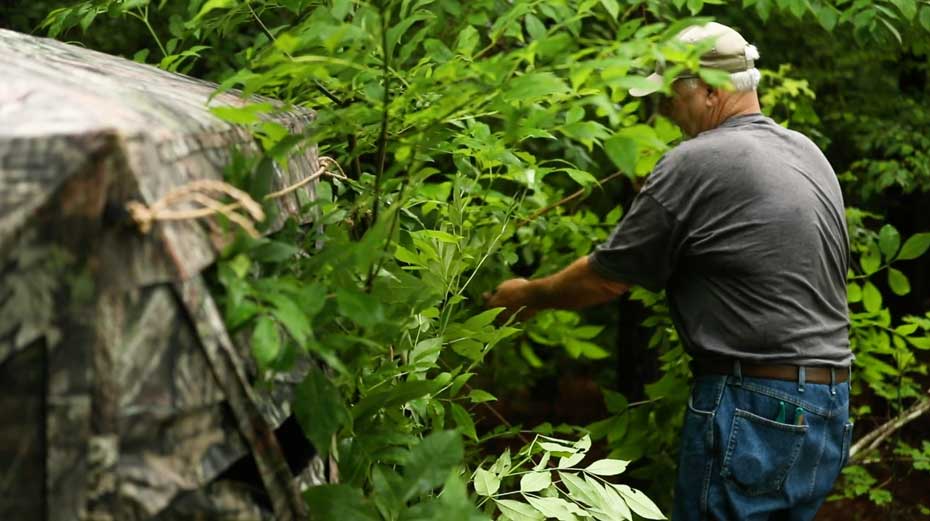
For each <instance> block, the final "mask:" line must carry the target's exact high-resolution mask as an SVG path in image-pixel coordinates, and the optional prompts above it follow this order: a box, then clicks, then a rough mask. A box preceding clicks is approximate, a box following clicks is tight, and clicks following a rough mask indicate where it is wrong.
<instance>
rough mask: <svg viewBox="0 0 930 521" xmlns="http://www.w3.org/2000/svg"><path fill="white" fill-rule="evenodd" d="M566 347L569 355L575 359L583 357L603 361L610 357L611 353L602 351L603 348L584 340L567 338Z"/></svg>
mask: <svg viewBox="0 0 930 521" xmlns="http://www.w3.org/2000/svg"><path fill="white" fill-rule="evenodd" d="M565 347H566V349H568V352H569V354H571V355H572V356H573V357H575V358H578V357H579V356H583V357H585V358H590V359H591V360H601V359H604V358H607V357H609V356H610V353H608V352H607V351H605V350H604V349H602V348H601V346H599V345H597V344H595V343H592V342H586V341H584V340H576V339H574V338H566V339H565Z"/></svg>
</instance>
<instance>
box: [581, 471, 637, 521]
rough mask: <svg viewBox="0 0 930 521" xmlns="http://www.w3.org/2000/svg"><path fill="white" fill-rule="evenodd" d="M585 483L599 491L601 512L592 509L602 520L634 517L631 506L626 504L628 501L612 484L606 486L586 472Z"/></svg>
mask: <svg viewBox="0 0 930 521" xmlns="http://www.w3.org/2000/svg"><path fill="white" fill-rule="evenodd" d="M584 479H585V483H587V484H588V487H590V488H591V490H593V491H594V492H596V493H597V495H598V498H599V501H598V507H599V509H598V510H600V511H601V512H600V514H599V513H598V512H596V511H592V513H593V514H594V517H596V518H597V519H599V520H601V521H613V520H615V519H632V517H633V516H632V514H631V513H630V509H629V507H627V506H626V503H625V502H624V501H623V498H622V497H621V496H620V493H619V492H617V489H615V488H613V487H612V486H606V487H605V486H604V485H601V484H600V483H598V482H597V481H595V480H594V478H592V477H591V476H589V475H587V474H585V476H584Z"/></svg>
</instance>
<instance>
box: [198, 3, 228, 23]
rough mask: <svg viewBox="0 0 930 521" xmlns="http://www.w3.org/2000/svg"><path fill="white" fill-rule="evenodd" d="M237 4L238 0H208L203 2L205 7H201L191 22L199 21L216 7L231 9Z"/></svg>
mask: <svg viewBox="0 0 930 521" xmlns="http://www.w3.org/2000/svg"><path fill="white" fill-rule="evenodd" d="M236 4H237V2H236V0H207V3H205V4H203V7H201V8H200V11H199V12H198V13H197V16H195V17H194V19H193V20H192V21H191V22H192V23H196V22H199V21H200V19H201V18H203V17H204V16H206V15H207V13H209V12H210V11H213V10H214V9H229V8H230V7H235V6H236Z"/></svg>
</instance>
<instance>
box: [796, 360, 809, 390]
mask: <svg viewBox="0 0 930 521" xmlns="http://www.w3.org/2000/svg"><path fill="white" fill-rule="evenodd" d="M806 376H807V373H806V372H805V370H804V366H803V365H799V366H798V392H799V393H803V392H804V378H805V377H806Z"/></svg>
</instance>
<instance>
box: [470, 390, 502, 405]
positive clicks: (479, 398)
mask: <svg viewBox="0 0 930 521" xmlns="http://www.w3.org/2000/svg"><path fill="white" fill-rule="evenodd" d="M468 398H469V399H470V400H471V403H484V402H494V401H497V397H495V396H494V395H493V394H491V393H489V392H487V391H482V390H481V389H473V390H472V391H471V392H470V393H468Z"/></svg>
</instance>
